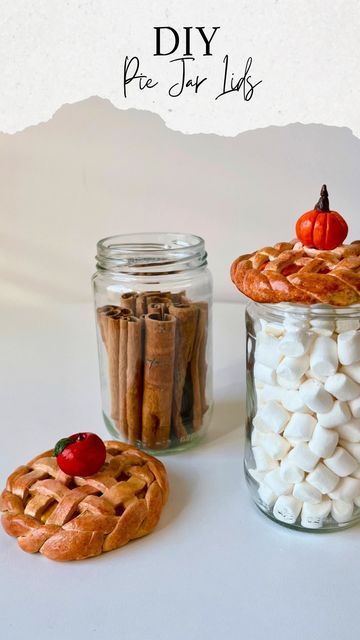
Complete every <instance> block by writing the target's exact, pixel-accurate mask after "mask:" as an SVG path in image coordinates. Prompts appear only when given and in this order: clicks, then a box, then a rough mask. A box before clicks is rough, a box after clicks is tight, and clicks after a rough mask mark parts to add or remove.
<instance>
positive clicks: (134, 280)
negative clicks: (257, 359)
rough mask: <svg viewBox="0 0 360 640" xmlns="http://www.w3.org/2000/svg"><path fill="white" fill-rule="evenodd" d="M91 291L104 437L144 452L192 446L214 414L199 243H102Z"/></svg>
mask: <svg viewBox="0 0 360 640" xmlns="http://www.w3.org/2000/svg"><path fill="white" fill-rule="evenodd" d="M93 289H94V296H95V309H96V324H97V338H98V350H99V363H100V380H101V391H102V404H103V416H104V421H105V424H106V426H107V428H108V430H109V432H110V433H111V435H112V436H114V437H115V438H120V439H125V440H127V441H128V442H130V443H132V444H136V445H137V446H138V447H139V448H141V449H145V450H147V451H150V452H151V453H160V452H161V453H164V452H172V451H179V450H180V449H185V448H187V447H189V446H191V445H193V444H195V443H196V442H197V441H198V440H199V439H200V438H201V437H202V436H203V435H204V433H205V431H206V429H207V427H208V424H209V421H210V414H211V407H212V348H211V347H212V335H211V326H212V317H211V312H212V278H211V274H210V272H209V270H208V268H207V254H206V251H205V245H204V241H203V239H202V238H199V237H198V236H194V235H187V234H179V233H143V234H131V235H119V236H114V237H111V238H105V239H103V240H100V241H99V242H98V244H97V271H96V273H95V275H94V276H93Z"/></svg>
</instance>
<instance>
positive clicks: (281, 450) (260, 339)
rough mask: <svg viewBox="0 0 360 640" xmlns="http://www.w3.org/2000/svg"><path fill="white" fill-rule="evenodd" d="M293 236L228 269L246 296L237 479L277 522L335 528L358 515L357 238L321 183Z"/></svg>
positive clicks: (306, 528)
mask: <svg viewBox="0 0 360 640" xmlns="http://www.w3.org/2000/svg"><path fill="white" fill-rule="evenodd" d="M296 233H297V240H294V241H291V242H287V243H286V242H283V243H278V244H276V245H274V246H273V247H265V248H263V249H260V250H258V251H255V252H254V253H252V254H247V255H245V256H241V257H240V258H238V259H237V260H235V261H234V263H233V265H232V269H231V275H232V280H233V282H234V283H235V285H236V286H237V287H238V289H239V290H240V291H241V292H242V293H244V294H245V295H246V296H247V298H250V299H251V300H252V302H250V303H248V305H247V310H246V331H247V436H246V445H245V475H246V479H247V481H248V485H249V488H250V492H251V496H252V498H253V500H254V502H255V504H256V505H257V506H258V507H259V509H261V511H262V512H264V513H265V514H266V515H267V516H269V517H270V518H271V519H273V520H275V521H276V522H278V523H280V524H283V525H285V526H288V527H291V528H295V529H300V530H303V531H331V530H339V529H340V528H344V527H347V526H350V525H352V524H354V523H355V522H358V521H360V242H359V241H356V242H353V243H351V244H344V240H345V237H346V235H347V225H346V222H345V221H344V219H343V218H342V217H341V216H340V214H338V213H337V212H334V211H330V207H329V201H328V194H327V189H326V186H325V185H324V186H323V187H322V190H321V196H320V200H319V202H318V203H317V204H316V205H315V207H314V209H312V210H311V211H308V212H306V213H305V214H303V215H302V216H301V217H300V218H299V220H298V222H297V225H296Z"/></svg>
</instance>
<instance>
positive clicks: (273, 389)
mask: <svg viewBox="0 0 360 640" xmlns="http://www.w3.org/2000/svg"><path fill="white" fill-rule="evenodd" d="M283 394H284V389H282V387H277V386H274V385H270V384H265V385H264V386H263V388H262V389H261V394H260V395H261V402H264V403H265V402H269V401H270V400H277V401H278V402H282V398H283ZM258 395H259V394H258Z"/></svg>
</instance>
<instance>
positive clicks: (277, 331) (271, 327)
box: [260, 320, 284, 338]
mask: <svg viewBox="0 0 360 640" xmlns="http://www.w3.org/2000/svg"><path fill="white" fill-rule="evenodd" d="M260 324H261V328H262V330H263V331H264V332H265V333H268V334H269V335H271V336H275V337H276V338H278V337H279V336H282V334H283V333H284V327H283V326H282V325H281V324H276V323H275V322H268V321H267V320H260Z"/></svg>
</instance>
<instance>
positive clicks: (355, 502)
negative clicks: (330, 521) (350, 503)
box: [354, 496, 360, 507]
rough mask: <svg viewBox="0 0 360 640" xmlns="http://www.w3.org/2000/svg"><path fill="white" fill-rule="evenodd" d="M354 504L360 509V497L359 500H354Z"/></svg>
mask: <svg viewBox="0 0 360 640" xmlns="http://www.w3.org/2000/svg"><path fill="white" fill-rule="evenodd" d="M354 504H356V506H357V507H360V496H358V497H357V498H355V500H354Z"/></svg>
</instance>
